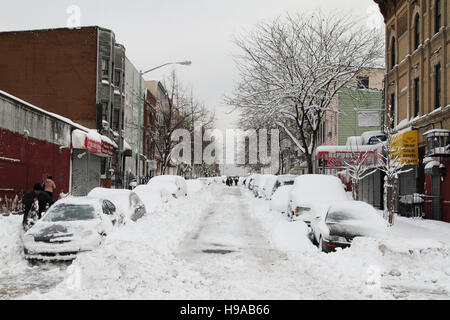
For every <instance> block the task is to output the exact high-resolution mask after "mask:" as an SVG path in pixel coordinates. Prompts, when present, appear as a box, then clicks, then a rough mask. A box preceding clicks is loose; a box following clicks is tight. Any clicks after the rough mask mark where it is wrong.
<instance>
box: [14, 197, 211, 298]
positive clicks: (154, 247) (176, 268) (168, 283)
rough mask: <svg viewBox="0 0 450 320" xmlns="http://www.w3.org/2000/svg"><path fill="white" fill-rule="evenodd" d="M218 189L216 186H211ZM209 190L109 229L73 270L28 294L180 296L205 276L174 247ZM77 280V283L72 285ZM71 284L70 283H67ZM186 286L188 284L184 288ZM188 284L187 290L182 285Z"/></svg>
mask: <svg viewBox="0 0 450 320" xmlns="http://www.w3.org/2000/svg"><path fill="white" fill-rule="evenodd" d="M212 190H214V189H212ZM211 198H212V195H211V192H202V194H201V195H193V196H189V197H188V198H187V199H180V200H178V201H170V202H168V203H166V204H164V205H163V207H162V208H161V209H160V210H159V211H158V212H155V213H154V214H152V215H147V216H144V217H143V218H142V219H140V220H139V221H138V222H137V223H130V224H127V225H126V226H124V227H122V228H120V229H118V230H117V231H116V232H114V233H112V234H110V235H109V236H108V237H107V238H106V239H105V242H104V243H103V244H102V245H101V246H100V247H99V248H98V249H97V250H94V251H92V252H86V253H82V254H79V256H78V257H77V259H76V260H75V261H74V262H73V264H72V267H71V268H72V270H74V272H75V271H76V273H77V274H78V275H79V278H78V281H75V282H74V281H73V278H71V277H70V276H68V277H66V280H65V281H64V282H62V283H61V284H60V285H58V286H57V287H56V288H54V289H52V290H51V291H50V292H49V293H47V294H40V293H37V292H36V293H33V294H31V295H28V296H25V297H23V298H25V299H100V300H101V299H180V298H183V297H184V298H186V297H192V294H191V293H190V292H189V290H192V288H195V287H198V285H199V284H200V283H201V282H202V281H203V282H204V280H202V277H201V275H200V274H199V273H197V272H195V271H191V270H189V268H188V267H187V266H186V263H185V262H184V261H183V260H180V259H178V258H177V257H176V256H175V253H174V252H175V250H176V249H177V248H178V246H179V244H180V242H181V241H182V240H184V239H185V237H186V236H187V235H188V234H189V233H191V232H193V230H194V229H195V228H196V227H197V226H198V224H199V221H200V219H202V218H203V217H204V214H205V208H206V206H207V205H208V202H210V201H211ZM73 283H75V284H76V285H75V286H74V285H73ZM69 284H72V285H69ZM184 288H186V289H184ZM184 290H186V291H184Z"/></svg>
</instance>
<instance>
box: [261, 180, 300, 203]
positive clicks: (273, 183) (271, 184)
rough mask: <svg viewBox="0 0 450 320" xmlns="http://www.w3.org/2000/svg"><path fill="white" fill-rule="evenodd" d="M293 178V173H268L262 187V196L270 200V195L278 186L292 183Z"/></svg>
mask: <svg viewBox="0 0 450 320" xmlns="http://www.w3.org/2000/svg"><path fill="white" fill-rule="evenodd" d="M295 178H296V176H294V175H281V176H274V175H268V176H267V178H266V180H265V183H264V187H263V197H264V198H265V199H267V200H271V199H272V195H273V194H274V193H275V191H276V190H277V189H278V188H279V187H281V186H284V185H293V184H294V181H295Z"/></svg>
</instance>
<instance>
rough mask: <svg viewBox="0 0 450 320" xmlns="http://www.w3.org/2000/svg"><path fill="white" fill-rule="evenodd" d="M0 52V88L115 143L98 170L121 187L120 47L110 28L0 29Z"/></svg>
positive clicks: (108, 181)
mask: <svg viewBox="0 0 450 320" xmlns="http://www.w3.org/2000/svg"><path fill="white" fill-rule="evenodd" d="M0 52H1V54H0V66H1V67H0V90H4V91H6V92H8V93H10V94H12V95H14V96H17V97H19V98H20V99H23V100H25V101H28V102H30V103H32V104H34V105H38V106H40V107H42V108H44V109H45V110H47V111H50V112H53V113H56V114H60V115H62V116H64V117H67V118H69V119H71V120H73V121H75V122H77V123H80V124H81V125H83V126H85V127H87V128H89V129H96V130H98V131H99V132H100V133H102V134H104V135H106V136H108V137H109V138H110V139H111V140H114V141H115V142H116V143H117V144H118V145H119V149H118V150H117V151H116V152H115V153H114V155H113V157H112V158H104V159H101V172H100V174H101V178H102V184H103V185H104V186H111V185H112V186H115V187H122V186H123V178H124V168H123V163H124V160H123V158H124V153H123V146H124V143H123V139H122V138H123V135H122V130H123V129H124V125H123V117H124V100H125V96H124V77H125V48H124V47H123V46H122V45H120V44H118V43H117V42H116V40H115V35H114V33H113V32H112V31H111V30H107V29H104V28H100V27H97V26H93V27H82V28H80V29H68V28H61V29H45V30H31V31H12V32H0ZM74 178H75V179H76V177H74Z"/></svg>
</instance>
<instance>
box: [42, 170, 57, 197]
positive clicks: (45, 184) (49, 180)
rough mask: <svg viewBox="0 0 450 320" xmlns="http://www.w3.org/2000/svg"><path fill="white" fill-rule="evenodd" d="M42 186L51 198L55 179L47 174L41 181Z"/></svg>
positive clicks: (54, 187)
mask: <svg viewBox="0 0 450 320" xmlns="http://www.w3.org/2000/svg"><path fill="white" fill-rule="evenodd" d="M42 186H43V187H44V191H45V192H47V193H48V195H49V196H50V198H52V200H53V191H55V189H56V184H55V181H54V180H53V177H52V176H48V177H47V179H45V181H44V182H43V183H42Z"/></svg>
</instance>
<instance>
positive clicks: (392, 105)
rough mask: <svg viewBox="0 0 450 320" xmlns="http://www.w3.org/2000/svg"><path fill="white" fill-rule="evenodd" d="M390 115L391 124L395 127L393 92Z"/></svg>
mask: <svg viewBox="0 0 450 320" xmlns="http://www.w3.org/2000/svg"><path fill="white" fill-rule="evenodd" d="M389 117H390V119H389V122H390V126H391V128H393V127H394V126H395V93H393V94H391V110H390V114H389Z"/></svg>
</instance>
